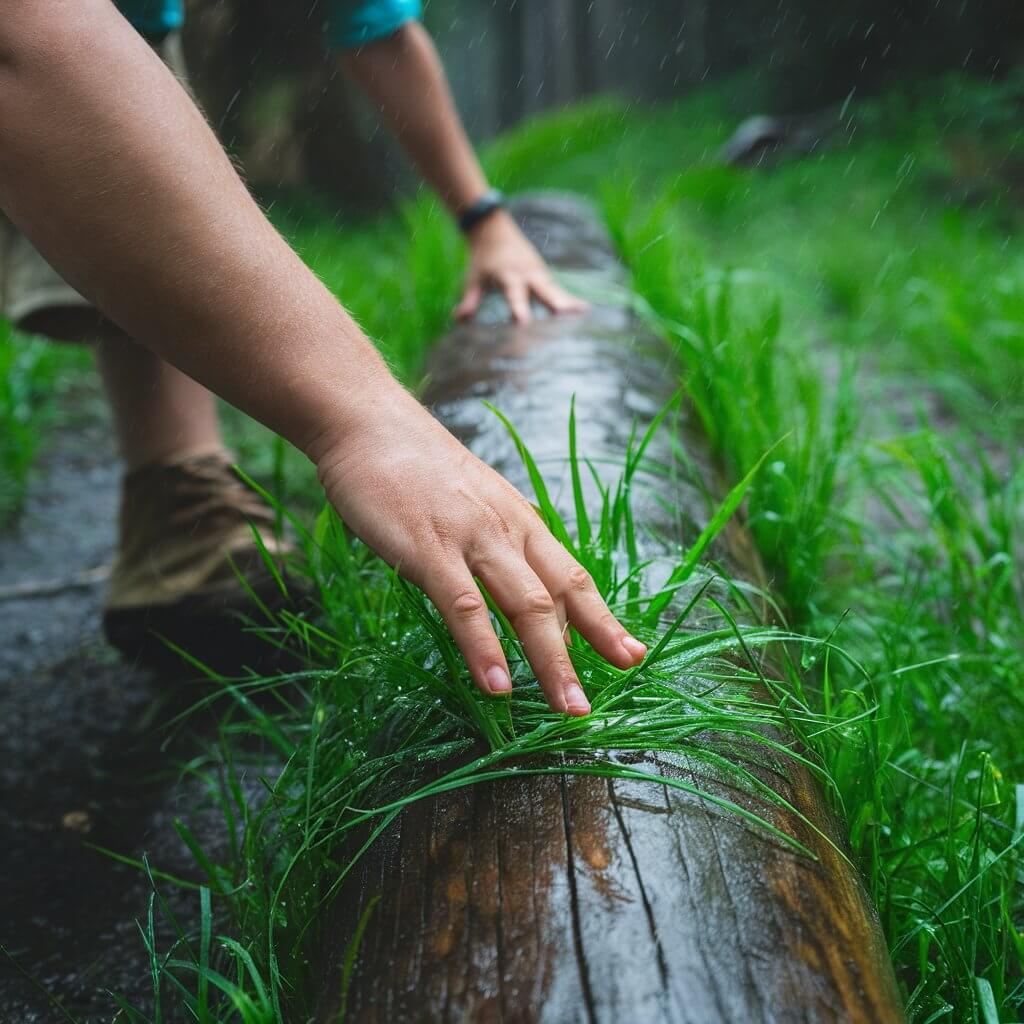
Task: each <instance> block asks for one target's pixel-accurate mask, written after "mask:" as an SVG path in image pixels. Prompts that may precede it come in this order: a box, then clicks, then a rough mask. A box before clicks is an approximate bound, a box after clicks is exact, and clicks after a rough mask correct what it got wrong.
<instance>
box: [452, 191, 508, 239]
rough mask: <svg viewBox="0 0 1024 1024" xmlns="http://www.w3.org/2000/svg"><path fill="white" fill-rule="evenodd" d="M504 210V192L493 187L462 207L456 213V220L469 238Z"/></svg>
mask: <svg viewBox="0 0 1024 1024" xmlns="http://www.w3.org/2000/svg"><path fill="white" fill-rule="evenodd" d="M504 211H505V196H504V194H503V193H501V192H499V191H498V189H496V188H491V189H488V190H487V191H486V192H484V193H483V195H481V196H479V197H478V198H477V199H475V200H474V201H473V202H471V203H470V204H469V205H467V206H464V207H462V208H461V209H460V210H459V211H458V213H457V215H456V221H457V223H458V225H459V230H460V231H461V232H462V233H463V234H464V235H466V237H467V238H468V237H470V236H471V235H472V234H473V232H474V231H476V230H477V229H478V228H479V227H481V226H482V225H483V224H486V223H487V222H488V221H490V220H493V219H495V218H496V217H497V216H499V215H500V214H501V213H503V212H504Z"/></svg>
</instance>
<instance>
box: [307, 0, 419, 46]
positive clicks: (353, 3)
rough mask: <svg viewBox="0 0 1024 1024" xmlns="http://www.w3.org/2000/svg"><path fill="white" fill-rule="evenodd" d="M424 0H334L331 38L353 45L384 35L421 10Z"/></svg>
mask: <svg viewBox="0 0 1024 1024" xmlns="http://www.w3.org/2000/svg"><path fill="white" fill-rule="evenodd" d="M421 10H422V8H421V5H420V0H331V3H330V6H329V9H328V14H327V42H328V43H329V44H330V45H331V46H337V47H340V48H341V49H351V48H352V47H356V46H362V45H363V43H371V42H373V40H374V39H383V38H384V37H385V36H389V35H391V34H392V33H393V32H396V31H397V30H398V29H399V28H400V27H401V26H402V25H404V24H405V23H406V22H407V21H410V20H411V19H413V18H418V17H419V16H420V13H421Z"/></svg>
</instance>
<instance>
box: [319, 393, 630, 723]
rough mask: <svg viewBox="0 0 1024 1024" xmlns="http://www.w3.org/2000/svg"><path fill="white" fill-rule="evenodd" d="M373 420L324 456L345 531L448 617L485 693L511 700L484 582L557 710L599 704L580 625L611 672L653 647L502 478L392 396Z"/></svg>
mask: <svg viewBox="0 0 1024 1024" xmlns="http://www.w3.org/2000/svg"><path fill="white" fill-rule="evenodd" d="M380 399H381V400H380V401H377V402H373V403H367V405H366V408H367V409H372V410H374V411H371V412H368V413H367V417H366V419H365V420H364V421H363V422H362V423H361V424H360V426H359V427H357V428H356V429H355V431H354V433H353V432H352V431H349V432H347V433H346V435H345V437H344V439H343V440H342V439H339V440H338V442H337V443H330V442H328V441H325V442H324V443H323V445H322V452H320V453H318V455H317V458H316V462H317V465H318V470H319V475H320V480H321V482H322V483H323V485H324V489H325V490H326V492H327V496H328V498H329V499H330V500H331V502H332V503H333V504H334V506H335V508H336V509H337V510H338V512H339V513H340V515H341V516H342V518H343V519H344V520H345V522H346V524H347V525H348V526H349V528H350V529H352V530H353V532H354V533H355V534H356V535H357V536H358V537H359V538H360V539H362V540H363V541H364V542H365V543H366V544H368V545H369V546H370V547H371V548H373V550H374V551H376V552H377V554H379V555H380V556H381V557H383V558H384V559H385V560H386V561H387V562H389V563H390V564H391V565H394V566H396V567H397V568H398V570H399V572H400V573H401V574H402V575H403V576H404V577H406V579H408V580H410V581H411V582H413V583H415V584H416V585H417V586H418V587H420V588H421V589H422V590H423V591H425V592H426V594H427V596H428V597H429V598H430V600H431V601H432V602H433V603H434V604H435V605H436V606H437V608H438V610H439V611H440V612H441V615H442V616H443V617H444V620H445V622H446V624H447V625H448V628H449V630H450V631H451V634H452V636H453V637H454V639H455V642H456V643H457V644H458V646H459V649H460V650H461V651H462V654H463V656H464V657H465V659H466V664H467V665H468V667H469V671H470V675H471V676H472V678H473V680H474V682H475V683H476V685H477V686H478V687H479V688H480V689H481V690H482V691H483V692H484V693H488V694H494V695H499V694H507V693H508V692H510V690H511V689H512V682H511V678H510V675H509V669H508V664H507V662H506V660H505V655H504V653H503V651H502V648H501V644H500V643H499V642H498V638H497V636H496V635H495V632H494V628H493V626H492V624H491V620H490V615H489V613H488V610H487V605H486V603H485V601H484V599H483V597H482V595H481V593H480V590H479V588H478V587H477V584H476V579H479V580H480V581H481V582H482V583H483V584H484V586H485V587H486V588H487V590H488V592H489V593H490V595H491V597H492V598H493V600H494V601H495V603H496V604H497V605H498V607H499V608H500V609H501V610H502V612H503V613H504V614H505V615H506V616H507V617H508V619H509V621H510V622H511V623H512V625H513V627H514V628H515V630H516V633H517V634H518V636H519V639H520V641H521V642H522V645H523V650H524V652H525V654H526V657H527V659H528V660H529V662H530V665H531V666H532V668H533V670H534V672H535V673H536V675H537V679H538V681H539V682H540V685H541V687H542V689H543V691H544V694H545V696H546V697H547V700H548V703H549V704H550V705H551V707H552V709H553V710H555V711H561V712H566V713H568V714H570V715H585V714H587V713H588V712H589V711H590V704H589V702H588V701H587V697H586V695H585V694H584V692H583V689H582V687H581V686H580V684H579V680H578V678H577V676H576V672H575V670H574V669H573V666H572V662H571V661H570V659H569V655H568V652H567V650H566V640H565V632H566V625H567V623H571V624H572V625H573V626H574V627H575V628H576V629H577V630H579V632H580V633H581V634H582V635H583V636H584V637H586V639H587V640H588V641H589V642H590V643H591V644H592V645H593V647H594V649H595V650H596V651H597V652H598V653H599V654H600V655H601V656H602V657H604V658H606V659H607V660H608V661H609V662H611V663H612V664H613V665H615V666H617V667H618V668H621V669H628V668H631V667H632V666H634V665H636V664H639V662H640V661H641V660H642V659H643V657H644V654H645V653H646V648H645V646H644V645H643V644H642V643H641V642H640V641H639V640H636V639H634V638H633V637H631V636H630V635H629V634H628V633H627V632H626V630H625V629H624V628H623V627H622V626H621V625H620V624H619V622H618V621H617V620H616V619H615V617H614V616H613V615H612V613H611V612H610V611H609V610H608V606H607V605H606V604H605V602H604V600H603V599H602V597H601V595H600V594H599V593H598V592H597V589H596V588H595V586H594V583H593V581H592V580H591V578H590V576H589V575H588V574H587V572H586V570H584V569H583V567H582V566H581V565H579V564H578V563H577V562H576V561H575V560H574V559H573V558H572V556H571V555H570V554H569V553H568V551H566V550H565V548H564V547H562V545H561V544H559V543H558V541H556V540H555V538H554V537H553V536H552V535H551V534H550V533H549V531H548V529H547V527H546V526H545V525H544V523H543V522H542V521H541V519H540V517H539V516H538V515H537V513H536V511H535V510H534V509H533V507H532V506H531V505H530V504H529V502H527V501H526V499H525V498H524V497H523V496H522V495H521V494H520V493H519V492H518V491H517V490H516V489H515V488H514V487H513V486H512V485H511V484H510V483H508V482H507V481H506V480H505V479H504V478H503V477H501V476H500V475H499V474H498V473H496V472H495V471H494V470H492V469H491V468H490V467H489V466H487V465H486V464H485V463H483V462H481V461H480V460H479V459H478V458H477V457H476V456H475V455H473V454H472V453H471V452H469V451H468V450H467V449H466V448H464V447H463V446H462V445H461V444H460V443H459V442H458V441H457V440H456V439H455V438H454V437H453V436H452V435H451V434H450V433H449V432H448V431H447V430H445V428H444V427H443V426H441V424H440V423H438V422H437V420H435V419H434V418H433V417H432V416H431V415H430V414H429V413H428V412H427V411H426V410H425V409H424V408H423V407H422V406H421V405H420V404H419V403H418V402H416V401H415V399H413V398H412V397H411V396H410V395H408V394H407V393H406V392H404V391H403V390H402V389H400V388H398V387H397V386H395V387H394V388H393V389H389V391H388V393H387V394H385V395H382V396H380Z"/></svg>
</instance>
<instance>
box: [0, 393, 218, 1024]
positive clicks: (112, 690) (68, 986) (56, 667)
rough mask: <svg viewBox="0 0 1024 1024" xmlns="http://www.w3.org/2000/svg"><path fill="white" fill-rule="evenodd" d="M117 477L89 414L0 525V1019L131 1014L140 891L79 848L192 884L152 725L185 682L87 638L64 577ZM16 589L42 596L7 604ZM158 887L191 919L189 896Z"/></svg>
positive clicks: (92, 629)
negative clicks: (19, 509) (16, 514)
mask: <svg viewBox="0 0 1024 1024" xmlns="http://www.w3.org/2000/svg"><path fill="white" fill-rule="evenodd" d="M119 476H120V468H119V466H118V464H117V460H116V457H115V454H114V450H113V445H112V443H111V438H110V433H109V430H108V428H107V424H106V422H105V421H104V419H103V417H102V416H101V415H100V414H98V413H96V412H93V411H92V410H90V412H89V414H88V415H83V417H82V421H81V422H78V423H75V424H74V426H73V428H69V429H65V430H63V431H62V432H60V433H59V434H58V435H57V437H56V438H55V440H54V442H53V443H52V444H51V445H50V447H49V454H48V455H47V456H45V457H44V459H43V460H42V462H41V463H40V465H39V466H38V467H37V470H36V473H35V476H34V481H33V485H32V488H31V494H30V497H29V501H28V504H27V507H26V508H25V510H24V514H23V515H22V516H21V518H20V521H19V523H18V524H17V526H16V528H15V529H14V530H12V531H8V532H7V533H3V534H0V595H2V596H0V701H2V705H0V707H2V716H0V877H2V878H3V886H2V890H0V1021H3V1022H4V1024H42V1022H50V1021H67V1020H68V1019H69V1017H70V1018H71V1019H74V1020H76V1021H80V1022H83V1024H84V1022H90V1024H91V1022H93V1021H108V1020H110V1019H111V1017H113V1015H114V1013H115V1010H116V1005H115V1003H114V1000H113V998H112V996H111V995H110V991H111V990H113V991H115V992H119V993H121V994H123V995H125V996H126V997H127V998H128V999H129V1001H131V1002H132V1003H134V1004H136V1005H139V1006H141V1007H143V1008H144V1009H147V1010H148V1006H149V1004H150V1003H151V998H152V997H151V992H150V991H149V988H148V984H147V982H146V978H147V975H148V961H147V957H146V953H145V949H144V947H143V943H142V941H141V938H140V935H139V931H138V928H137V927H136V924H135V921H136V920H139V921H143V922H144V921H145V916H146V911H147V903H148V900H149V895H150V891H151V887H150V883H149V881H148V880H147V879H146V877H145V876H144V875H143V873H142V872H140V871H139V870H137V869H135V868H133V867H129V866H126V865H123V864H119V863H117V862H115V861H114V860H112V859H111V858H110V857H108V856H106V855H104V854H103V853H100V852H98V851H97V850H96V849H94V845H95V846H102V847H106V848H109V849H113V850H116V851H117V852H119V853H122V854H125V855H127V856H130V857H134V858H141V857H142V856H143V854H147V855H148V856H149V857H150V858H151V860H152V861H153V862H154V863H155V864H158V865H159V867H160V868H162V869H164V870H165V871H169V872H172V873H180V874H183V875H186V876H191V877H195V873H194V870H193V868H192V860H191V856H190V854H189V853H188V851H187V849H186V848H185V847H184V844H183V843H182V842H181V841H180V839H179V838H178V836H177V834H176V833H175V831H174V828H173V820H174V818H175V816H176V814H178V813H179V811H180V810H183V809H188V810H189V817H190V819H191V820H190V824H191V823H193V822H194V814H193V813H192V808H193V807H194V806H195V804H196V801H197V797H198V794H197V792H196V788H197V785H196V784H195V783H192V782H185V783H183V784H179V782H178V767H177V766H178V765H179V764H180V763H181V761H182V760H183V757H184V756H185V755H186V753H187V752H188V751H189V750H191V751H192V752H194V750H195V743H194V737H192V736H189V735H177V736H172V735H171V733H170V731H169V729H168V728H167V721H168V719H169V718H170V717H171V716H172V715H173V714H174V713H175V712H176V711H177V710H179V709H180V707H181V706H182V704H183V701H185V702H187V694H189V693H194V692H195V686H196V685H197V684H195V683H194V682H191V683H190V682H187V681H185V680H169V679H158V678H156V677H155V676H153V675H151V674H149V673H147V672H146V671H144V670H141V669H139V668H136V667H133V666H131V665H127V664H125V663H124V662H122V661H121V660H120V659H119V657H118V656H117V655H116V654H115V653H114V652H113V651H112V650H111V649H110V648H108V647H107V646H106V645H105V643H104V642H103V639H102V637H101V634H100V607H101V600H102V583H97V582H93V583H91V584H89V583H87V584H85V585H75V584H81V579H80V575H81V574H82V573H87V574H88V573H89V572H90V571H91V570H97V569H99V570H100V572H99V573H93V574H92V575H102V568H103V567H104V566H107V565H109V563H110V561H111V558H112V555H113V548H114V541H115V519H116V507H117V500H118V487H119ZM39 584H43V586H42V587H39V586H38V585H39ZM50 584H56V585H60V586H59V587H58V589H56V590H55V591H54V592H46V591H47V590H48V588H49V585H50ZM69 584H71V585H69ZM25 587H28V588H30V589H32V588H34V589H36V590H40V589H41V590H42V591H44V592H43V593H37V594H36V595H35V596H18V593H17V591H20V590H22V589H24V588H25ZM164 746H166V749H161V748H162V747H164ZM210 827H212V825H211V826H210ZM167 895H168V897H169V899H170V901H171V905H172V907H174V908H175V910H176V912H178V913H181V914H182V915H183V916H184V917H186V918H188V917H189V916H190V915H191V914H192V913H193V905H194V904H195V900H194V899H193V898H192V896H191V895H187V894H184V893H177V894H175V893H174V892H173V891H172V890H169V891H168V893H167Z"/></svg>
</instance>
